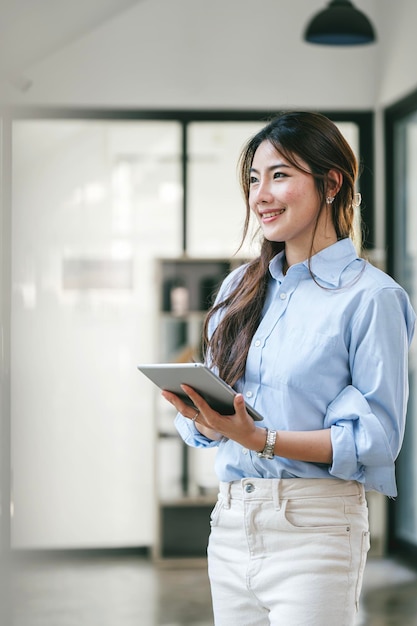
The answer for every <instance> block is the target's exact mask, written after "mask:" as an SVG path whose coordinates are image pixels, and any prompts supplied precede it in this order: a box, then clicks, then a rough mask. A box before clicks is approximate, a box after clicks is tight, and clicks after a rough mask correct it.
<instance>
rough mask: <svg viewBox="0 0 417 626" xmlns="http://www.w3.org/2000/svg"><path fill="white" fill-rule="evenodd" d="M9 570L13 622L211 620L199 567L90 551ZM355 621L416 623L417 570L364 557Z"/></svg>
mask: <svg viewBox="0 0 417 626" xmlns="http://www.w3.org/2000/svg"><path fill="white" fill-rule="evenodd" d="M14 570H15V574H14V576H13V593H12V594H11V597H13V598H14V601H13V604H14V608H13V620H12V621H11V624H13V626H133V625H134V626H212V624H213V622H212V616H211V606H210V591H209V585H208V580H207V573H206V569H205V566H204V565H203V566H201V565H200V566H199V567H184V566H182V567H179V566H177V567H175V566H170V567H166V566H156V565H155V564H153V563H152V562H151V561H150V559H148V558H146V557H140V556H131V555H119V556H117V557H115V556H112V557H111V558H110V557H109V556H103V555H100V556H97V555H96V556H91V557H89V558H86V557H85V556H78V557H77V556H67V557H65V558H61V559H56V558H55V559H50V558H49V559H42V560H34V559H31V560H29V561H27V560H25V561H24V564H22V563H21V564H20V565H19V566H16V565H15V567H14ZM357 624H358V626H417V570H414V569H412V568H410V567H408V566H406V565H404V564H402V563H400V562H398V561H395V560H390V559H381V558H371V559H369V560H368V564H367V567H366V572H365V578H364V590H363V596H362V607H361V611H360V614H359V615H358V620H357ZM1 626H9V624H7V625H6V623H5V622H4V621H3V622H2V624H1ZM231 626H234V625H231ZM242 626H244V625H242ZM323 626H338V625H333V624H324V625H323Z"/></svg>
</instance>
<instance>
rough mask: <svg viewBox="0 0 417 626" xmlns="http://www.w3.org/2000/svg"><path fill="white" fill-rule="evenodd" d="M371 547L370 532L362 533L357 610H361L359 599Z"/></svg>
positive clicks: (356, 600)
mask: <svg viewBox="0 0 417 626" xmlns="http://www.w3.org/2000/svg"><path fill="white" fill-rule="evenodd" d="M370 547H371V541H370V533H369V531H368V530H365V531H363V532H362V544H361V557H360V562H359V569H358V577H357V579H356V593H355V602H356V610H357V611H358V610H359V598H360V595H361V591H362V583H363V574H364V571H365V565H366V557H367V554H368V552H369V549H370Z"/></svg>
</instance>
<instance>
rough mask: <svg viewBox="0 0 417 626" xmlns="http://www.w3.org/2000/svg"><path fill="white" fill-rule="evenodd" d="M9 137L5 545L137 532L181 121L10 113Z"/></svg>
mask: <svg viewBox="0 0 417 626" xmlns="http://www.w3.org/2000/svg"><path fill="white" fill-rule="evenodd" d="M13 137H14V141H13V168H14V169H13V172H14V175H13V238H12V260H13V263H12V265H13V271H12V283H13V286H12V290H13V292H12V424H13V448H12V456H13V459H12V463H13V505H14V518H13V542H14V545H16V546H23V547H35V548H45V547H46V548H47V547H65V548H67V547H96V546H97V547H106V546H123V545H126V546H132V545H133V546H137V545H150V544H151V543H152V541H153V536H154V522H153V519H152V507H150V506H149V503H152V502H153V495H154V485H153V472H152V466H153V440H154V424H153V419H152V418H153V408H154V407H153V399H154V393H153V389H152V388H151V386H149V385H147V383H146V381H145V380H144V377H142V376H140V374H139V372H138V371H137V369H136V365H137V364H138V363H139V362H141V361H142V362H143V361H151V360H155V358H156V353H157V347H158V337H157V328H156V321H157V320H156V311H157V305H158V293H157V288H156V286H155V280H156V277H155V263H154V260H155V259H156V258H159V257H161V256H177V255H179V254H181V246H182V231H181V225H182V188H181V180H182V177H181V158H180V153H179V150H180V146H181V127H180V125H179V124H177V123H176V122H151V121H147V122H136V121H127V122H111V121H107V122H106V121H73V120H57V121H46V120H45V121H42V120H36V121H28V120H20V121H16V122H15V123H14V126H13ZM144 502H146V503H147V506H146V507H145V508H144V505H143V503H144Z"/></svg>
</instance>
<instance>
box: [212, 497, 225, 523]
mask: <svg viewBox="0 0 417 626" xmlns="http://www.w3.org/2000/svg"><path fill="white" fill-rule="evenodd" d="M223 507H224V500H223V497H222V496H219V498H218V500H217V502H216V504H215V505H214V508H213V510H212V512H211V514H210V526H211V527H212V528H214V527H215V526H217V524H218V522H219V517H220V513H221V511H222V509H223Z"/></svg>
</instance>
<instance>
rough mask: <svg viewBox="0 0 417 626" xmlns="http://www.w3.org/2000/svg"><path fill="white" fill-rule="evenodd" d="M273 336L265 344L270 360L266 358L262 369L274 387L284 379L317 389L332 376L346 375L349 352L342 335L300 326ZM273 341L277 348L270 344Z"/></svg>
mask: <svg viewBox="0 0 417 626" xmlns="http://www.w3.org/2000/svg"><path fill="white" fill-rule="evenodd" d="M273 335H274V333H272V335H271V336H270V337H269V338H268V340H267V342H266V345H265V353H264V354H265V355H267V361H268V362H266V361H265V360H264V359H262V370H263V372H264V374H265V375H266V377H267V378H268V379H270V381H271V384H272V386H274V385H275V383H276V382H277V381H280V382H282V383H285V384H286V385H289V386H292V387H296V388H302V389H312V390H317V389H318V388H320V386H321V385H325V384H326V383H328V382H329V380H330V378H331V379H332V380H334V379H335V378H336V379H337V378H339V376H340V377H342V378H345V377H346V375H347V372H348V370H349V364H348V355H347V352H345V351H344V349H343V347H342V346H341V345H340V339H339V338H338V337H335V336H328V335H324V334H321V333H317V332H315V333H311V332H308V331H307V330H301V331H300V330H299V329H292V330H290V331H288V332H285V333H284V334H282V335H281V336H280V337H274V336H273ZM269 342H270V345H272V344H273V345H274V350H272V349H271V347H270V346H268V343H269Z"/></svg>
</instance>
